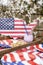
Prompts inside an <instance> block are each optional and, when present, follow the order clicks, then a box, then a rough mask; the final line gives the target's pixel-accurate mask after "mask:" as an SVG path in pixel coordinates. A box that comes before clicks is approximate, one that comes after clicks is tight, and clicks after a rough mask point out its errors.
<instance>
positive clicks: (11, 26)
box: [0, 18, 37, 39]
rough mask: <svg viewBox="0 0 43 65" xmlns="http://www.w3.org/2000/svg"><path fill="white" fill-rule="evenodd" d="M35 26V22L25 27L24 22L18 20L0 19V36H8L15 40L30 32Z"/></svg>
mask: <svg viewBox="0 0 43 65" xmlns="http://www.w3.org/2000/svg"><path fill="white" fill-rule="evenodd" d="M36 25H37V22H32V23H30V24H29V25H27V24H26V22H25V21H24V20H22V19H18V18H15V19H14V18H0V34H3V35H6V36H7V35H9V36H12V37H13V38H14V39H16V38H17V37H19V36H24V35H25V34H26V33H27V32H28V33H29V32H30V31H32V30H33V29H34V27H35V26H36Z"/></svg>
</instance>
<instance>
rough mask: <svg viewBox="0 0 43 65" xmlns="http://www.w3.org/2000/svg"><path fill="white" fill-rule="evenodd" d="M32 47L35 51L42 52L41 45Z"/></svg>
mask: <svg viewBox="0 0 43 65" xmlns="http://www.w3.org/2000/svg"><path fill="white" fill-rule="evenodd" d="M34 47H35V49H36V50H39V51H41V52H43V47H42V44H38V45H35V46H34Z"/></svg>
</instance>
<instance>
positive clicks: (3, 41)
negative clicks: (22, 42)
mask: <svg viewBox="0 0 43 65" xmlns="http://www.w3.org/2000/svg"><path fill="white" fill-rule="evenodd" d="M12 43H13V40H12V39H7V40H0V44H5V45H9V46H10V45H11V44H12Z"/></svg>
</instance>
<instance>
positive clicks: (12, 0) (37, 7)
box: [0, 0, 43, 23]
mask: <svg viewBox="0 0 43 65" xmlns="http://www.w3.org/2000/svg"><path fill="white" fill-rule="evenodd" d="M42 9H43V1H42V0H19V1H18V0H0V14H1V15H0V16H1V17H18V18H22V19H24V20H26V21H27V23H29V22H31V15H32V14H37V13H38V14H43V11H42Z"/></svg>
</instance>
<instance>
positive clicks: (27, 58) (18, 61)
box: [1, 44, 43, 65]
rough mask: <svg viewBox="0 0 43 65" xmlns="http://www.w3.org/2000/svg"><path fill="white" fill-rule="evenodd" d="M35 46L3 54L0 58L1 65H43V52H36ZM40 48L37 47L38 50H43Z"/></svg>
mask: <svg viewBox="0 0 43 65" xmlns="http://www.w3.org/2000/svg"><path fill="white" fill-rule="evenodd" d="M35 46H37V45H35ZM35 46H29V47H26V48H22V49H21V50H17V51H13V52H10V53H9V54H5V55H4V56H3V57H2V58H1V62H2V65H43V52H40V51H37V50H36V48H37V47H36V48H35ZM41 46H42V45H40V44H39V45H38V47H40V49H43V47H42V48H41ZM37 49H38V48H37ZM40 49H39V50H40Z"/></svg>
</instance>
